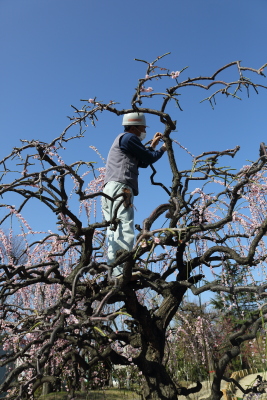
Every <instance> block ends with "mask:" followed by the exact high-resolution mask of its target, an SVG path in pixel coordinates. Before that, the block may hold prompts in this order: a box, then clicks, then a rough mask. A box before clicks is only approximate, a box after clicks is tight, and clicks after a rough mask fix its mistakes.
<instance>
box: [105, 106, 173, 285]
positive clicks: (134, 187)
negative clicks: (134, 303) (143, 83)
mask: <svg viewBox="0 0 267 400" xmlns="http://www.w3.org/2000/svg"><path fill="white" fill-rule="evenodd" d="M122 125H123V126H124V133H121V134H120V135H119V136H118V137H117V138H116V139H115V141H114V143H113V145H112V147H111V149H110V152H109V155H108V159H107V165H106V174H105V180H104V184H105V187H104V193H105V194H107V195H108V196H109V197H111V198H112V199H114V198H115V197H116V196H117V195H119V196H120V195H121V194H122V193H124V196H125V197H126V199H125V200H124V198H123V203H122V201H121V197H118V199H117V201H114V200H112V201H111V200H108V199H107V198H104V199H103V203H102V208H103V212H104V216H105V219H106V220H107V221H110V220H112V217H113V215H114V211H115V210H116V216H117V218H118V220H119V223H118V225H117V227H116V228H113V227H108V228H107V237H108V253H107V257H108V264H109V265H110V264H112V263H114V262H115V260H116V253H117V251H118V250H120V249H125V250H132V248H133V244H134V208H133V197H134V196H137V195H138V175H139V172H138V169H139V168H147V167H148V165H149V164H153V163H154V162H156V161H157V160H159V159H160V158H161V156H162V155H163V153H164V152H165V151H166V146H165V144H163V146H162V147H161V149H160V150H159V151H156V150H155V148H156V146H157V145H158V143H159V140H160V139H161V138H162V134H161V133H159V132H157V133H156V134H155V136H154V138H153V139H152V142H151V146H150V148H146V147H145V146H144V145H143V144H142V142H141V141H142V140H144V139H145V137H146V127H147V126H146V118H145V115H144V114H143V113H138V112H136V113H129V114H125V115H124V116H123V121H122ZM120 203H122V204H121V205H119V204H120ZM112 275H113V276H115V277H119V276H122V275H123V267H122V266H117V267H115V268H114V270H113V272H112ZM137 276H138V272H136V273H134V274H132V280H133V279H135V278H136V277H137Z"/></svg>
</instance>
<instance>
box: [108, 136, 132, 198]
mask: <svg viewBox="0 0 267 400" xmlns="http://www.w3.org/2000/svg"><path fill="white" fill-rule="evenodd" d="M124 134H125V133H121V134H120V135H119V136H117V137H116V139H115V140H114V143H113V145H112V146H111V149H110V151H109V153H108V159H107V165H106V175H105V180H104V184H106V183H108V182H110V181H115V182H121V183H125V184H126V185H129V186H130V187H131V188H132V189H133V193H134V195H135V196H137V195H138V175H139V172H138V159H137V158H136V157H134V156H132V155H131V154H130V153H127V154H125V153H123V152H122V150H121V148H120V138H121V137H122V136H123V135H124Z"/></svg>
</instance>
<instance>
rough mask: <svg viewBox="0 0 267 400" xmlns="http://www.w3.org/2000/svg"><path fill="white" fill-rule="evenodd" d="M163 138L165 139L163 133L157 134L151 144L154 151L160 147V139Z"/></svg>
mask: <svg viewBox="0 0 267 400" xmlns="http://www.w3.org/2000/svg"><path fill="white" fill-rule="evenodd" d="M162 138H163V135H162V133H160V132H157V133H155V135H154V137H153V139H152V142H151V147H152V148H153V149H154V148H155V147H156V146H157V145H158V143H159V141H160V139H162Z"/></svg>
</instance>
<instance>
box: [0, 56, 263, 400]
mask: <svg viewBox="0 0 267 400" xmlns="http://www.w3.org/2000/svg"><path fill="white" fill-rule="evenodd" d="M162 58H163V56H162V57H158V58H157V59H156V60H154V61H153V62H151V63H149V62H146V61H144V60H137V61H139V62H142V63H143V64H144V66H145V68H146V72H145V74H144V76H145V77H144V78H141V79H139V82H138V85H137V88H136V89H135V91H134V95H133V97H132V100H131V107H130V108H129V109H119V108H118V107H117V105H116V103H115V102H113V101H110V102H108V103H103V102H100V101H98V100H97V98H96V97H95V98H90V99H89V100H86V101H85V100H82V104H83V105H82V106H81V107H80V108H77V107H74V109H75V114H74V116H73V117H71V118H70V123H69V125H68V126H67V128H66V129H65V130H64V131H63V133H62V134H60V135H59V136H58V137H57V138H55V139H54V140H52V141H51V142H50V143H44V142H41V141H37V140H22V143H21V145H20V147H16V148H14V149H13V150H12V151H11V153H10V154H9V155H7V156H6V157H5V158H4V159H3V160H2V161H1V167H2V168H1V185H0V194H1V199H2V203H1V211H2V213H1V218H2V219H1V226H3V229H2V230H1V231H0V234H1V243H2V245H1V248H0V251H1V252H2V264H1V274H0V285H1V286H0V298H1V334H2V345H3V348H4V350H5V351H6V352H5V355H4V356H1V365H2V366H6V367H7V368H8V373H7V375H6V378H5V380H4V382H3V383H2V385H1V386H0V390H1V392H8V395H7V398H10V399H28V398H32V396H33V394H34V392H35V391H36V390H37V389H38V388H39V387H40V386H42V385H43V384H44V383H49V384H50V385H51V386H54V387H55V386H56V385H57V384H58V383H59V381H60V379H63V380H64V379H65V381H66V382H68V389H69V391H70V393H69V394H70V397H71V398H72V397H74V393H75V390H76V389H77V388H78V387H79V385H80V383H81V382H82V381H83V380H85V379H86V378H88V376H90V371H92V369H93V368H94V367H95V366H96V364H97V363H99V362H104V363H106V365H109V366H112V365H116V364H121V365H125V366H127V365H134V366H135V367H136V368H137V370H138V371H139V375H140V376H142V379H143V396H144V398H145V399H147V400H149V399H166V400H167V399H168V400H173V399H176V398H177V396H179V395H188V394H190V393H192V392H197V391H199V390H200V388H201V384H200V383H199V382H196V385H195V386H194V387H193V388H191V389H187V388H185V387H182V386H181V385H179V382H178V383H177V382H176V381H174V380H173V379H172V376H171V374H170V373H169V370H168V368H167V365H166V362H167V361H166V357H165V356H164V354H166V352H165V350H166V349H165V347H166V343H167V336H168V335H169V327H170V326H171V323H172V320H173V318H174V316H175V314H176V313H177V311H179V308H180V307H181V305H182V302H183V299H184V296H185V294H186V293H187V292H188V291H190V292H191V293H192V294H193V295H199V294H200V293H204V292H210V293H221V294H222V295H223V294H229V293H231V294H232V295H238V294H240V293H241V294H243V293H253V294H254V299H256V304H257V306H256V307H255V308H254V309H253V310H252V311H251V312H250V314H249V316H247V315H244V317H243V320H239V321H238V322H237V324H236V326H235V329H234V330H233V332H231V333H230V334H229V337H228V338H226V340H227V341H228V348H227V352H222V353H221V354H220V357H218V358H217V359H216V360H213V361H214V370H215V373H214V378H213V383H212V391H211V397H210V398H211V399H213V400H215V399H219V398H220V397H221V392H220V384H221V380H222V379H223V377H224V373H225V370H226V368H227V365H228V363H229V362H230V361H231V360H232V359H233V358H234V357H236V356H237V355H238V354H239V352H240V346H241V344H242V343H243V342H244V341H247V340H251V339H253V338H255V336H256V334H257V331H258V330H259V329H260V328H262V324H264V323H265V320H266V311H267V310H266V308H267V307H266V305H265V303H264V297H265V296H266V291H265V290H266V288H267V284H266V280H265V279H263V281H262V282H257V281H256V280H255V279H254V276H255V274H254V273H255V271H261V274H262V276H263V277H265V274H266V272H265V266H266V254H267V251H266V244H265V240H264V239H265V235H266V233H267V218H266V209H267V202H266V187H267V186H266V185H267V177H266V160H267V158H266V149H265V145H264V144H262V145H261V154H260V157H259V159H258V160H256V161H255V162H251V163H250V164H248V165H246V166H244V167H243V168H242V169H241V170H240V171H237V172H234V171H233V170H231V169H229V168H226V167H224V166H223V165H225V164H224V162H223V159H224V158H225V157H227V158H229V156H230V157H234V156H235V154H236V153H237V151H238V150H239V147H236V148H234V149H228V150H218V151H210V149H207V152H204V153H202V154H200V155H198V156H196V157H193V159H192V168H189V169H182V168H181V167H182V166H179V165H178V164H177V161H176V154H175V150H176V148H175V146H176V143H175V140H173V139H172V137H171V134H172V131H174V130H175V129H176V123H175V120H176V119H177V114H175V115H172V116H171V115H170V114H168V112H167V110H168V105H169V104H170V103H172V102H175V103H176V105H177V106H178V107H179V108H181V107H180V102H179V100H178V98H179V97H178V96H179V95H180V89H181V88H183V87H185V88H187V87H190V86H193V87H196V88H198V89H202V90H207V91H209V97H207V98H206V100H207V101H209V102H210V103H211V104H212V105H213V102H214V99H215V97H216V95H217V94H218V93H222V94H224V95H225V96H227V97H229V96H231V97H234V98H235V97H238V96H239V95H240V93H241V92H242V91H243V90H244V89H245V90H246V91H248V92H249V90H255V91H256V92H257V91H258V89H259V88H266V86H264V85H262V84H260V83H254V82H253V79H249V78H246V77H245V76H244V72H245V73H246V74H247V73H248V74H251V75H252V78H253V77H254V76H255V77H257V76H259V77H260V78H262V77H264V72H263V71H264V68H265V66H266V64H265V65H263V66H262V67H261V68H259V69H253V68H245V67H242V66H241V65H240V63H239V62H232V63H230V64H227V65H225V66H224V67H222V68H220V69H219V70H217V71H216V72H215V73H214V74H213V75H212V76H200V77H197V78H187V79H186V78H183V75H184V73H183V72H184V70H185V69H182V70H181V71H175V72H170V70H168V69H166V68H162V67H160V66H159V65H160V64H161V62H162ZM233 68H234V70H235V71H236V73H237V75H236V78H235V79H234V78H233V79H231V82H226V81H224V80H222V78H221V75H220V74H221V73H223V72H224V71H226V70H230V71H232V70H233ZM230 71H229V72H230ZM232 72H233V71H232ZM233 74H234V72H233ZM163 80H165V84H166V85H169V86H168V88H167V89H166V90H165V91H164V92H158V93H157V92H155V91H154V90H153V89H152V88H151V87H149V86H148V84H150V82H154V83H155V84H159V82H162V81H163ZM154 99H157V101H156V103H157V104H159V100H161V106H160V107H157V108H149V107H148V106H146V107H144V106H143V104H144V103H145V104H146V105H149V104H151V105H152V104H153V101H154ZM133 110H134V111H138V110H139V111H141V112H143V113H146V114H152V115H154V116H156V117H158V118H159V119H160V122H161V123H162V126H163V130H162V131H163V132H164V141H165V143H166V147H167V154H168V161H166V163H168V170H169V175H168V176H167V175H166V179H165V181H164V182H156V181H155V180H156V176H155V175H156V170H155V169H154V170H153V174H152V175H151V183H152V184H156V185H159V188H158V190H162V191H164V192H165V195H166V197H167V198H168V201H166V203H164V204H158V206H157V207H156V209H154V210H151V213H150V215H148V216H147V217H146V218H145V220H144V221H143V223H142V224H141V221H139V223H140V224H139V225H137V230H138V234H137V237H136V242H135V245H134V248H133V249H132V250H131V251H123V252H118V253H117V258H116V262H114V264H113V265H111V266H107V264H106V258H105V251H106V247H105V229H106V227H107V226H110V225H111V226H112V227H113V229H117V226H118V222H119V221H118V219H117V215H116V211H115V212H114V215H113V217H112V219H111V220H110V221H103V220H102V218H101V217H99V216H98V215H100V214H99V213H98V214H96V220H94V222H93V223H92V222H91V220H90V214H91V213H93V212H94V207H95V204H96V203H97V201H98V200H99V199H100V198H103V196H105V197H108V196H107V195H105V194H103V192H102V187H103V176H104V168H102V167H99V168H97V166H96V165H95V164H94V163H93V162H88V161H75V160H72V161H71V162H70V163H66V162H64V155H63V154H64V148H65V147H66V148H67V147H68V146H70V145H71V146H74V145H75V143H76V145H79V146H80V145H81V140H82V137H83V135H84V133H83V130H84V125H86V126H87V124H88V122H91V123H92V124H93V125H94V124H95V123H96V122H97V118H104V116H105V114H106V113H114V114H115V115H123V114H125V113H129V112H132V111H133ZM178 112H179V111H178ZM77 130H78V131H77ZM88 134H89V135H90V129H89V130H88ZM77 139H79V141H78V140H77ZM69 142H71V143H69ZM166 159H167V158H166ZM120 197H121V204H122V203H123V202H124V201H125V198H124V197H125V194H124V193H121V194H120ZM109 200H111V201H113V200H114V199H113V198H109ZM29 208H32V209H33V208H35V209H38V210H39V215H42V216H43V218H49V220H50V221H54V222H53V223H52V222H51V224H50V225H51V230H49V231H45V230H44V228H43V224H42V221H43V218H42V217H39V218H38V223H39V228H38V231H36V230H34V229H33V228H32V227H31V221H30V219H29V220H26V219H25V217H24V213H25V211H26V210H27V209H29ZM163 216H164V217H165V218H166V219H167V224H165V226H164V227H161V226H162V224H161V223H160V222H159V221H162V218H163ZM136 222H137V221H136ZM36 224H37V221H35V225H36ZM7 226H9V227H10V226H11V227H12V229H13V230H11V228H10V232H9V233H8V235H9V237H7V234H6V233H5V232H6V230H5V229H6V227H7ZM4 228H5V229H4ZM18 229H20V233H19V235H20V237H21V238H22V240H23V242H24V254H21V256H20V258H19V260H17V261H16V262H14V257H13V256H12V254H13V253H12V248H11V246H10V243H11V241H12V236H16V235H18ZM120 264H123V265H124V274H123V279H122V280H121V281H120V282H119V283H118V282H116V281H115V282H114V281H113V280H112V277H111V273H110V272H111V270H112V268H113V267H115V266H116V265H120ZM132 271H139V272H140V279H139V280H137V281H134V282H132V281H131V280H130V278H131V273H132ZM207 271H211V273H209V274H207ZM231 271H234V274H235V276H236V273H237V272H238V274H239V275H240V276H242V283H240V282H239V284H235V281H234V280H233V281H232V282H231ZM213 273H214V274H213ZM205 274H207V275H206V277H205V280H204V276H205ZM209 277H210V278H209ZM229 277H230V278H229ZM231 306H232V307H235V304H234V303H233V304H232V305H231ZM210 329H212V327H211V328H210ZM207 331H208V330H207ZM181 334H182V332H181ZM168 343H169V344H170V341H169V342H168ZM203 359H204V358H203ZM199 362H200V363H201V362H202V361H201V357H200V361H199Z"/></svg>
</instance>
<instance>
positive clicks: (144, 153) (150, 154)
mask: <svg viewBox="0 0 267 400" xmlns="http://www.w3.org/2000/svg"><path fill="white" fill-rule="evenodd" d="M156 135H157V134H156ZM156 135H155V136H156ZM160 135H161V134H160ZM155 136H154V138H153V140H154V139H155V140H154V142H153V140H152V143H151V147H150V148H146V147H145V146H144V145H143V144H142V142H141V141H140V139H138V137H137V136H136V135H134V134H133V133H128V132H127V133H125V135H123V136H122V138H121V141H120V148H121V150H122V151H123V152H124V153H131V154H132V155H133V156H134V157H136V158H137V159H138V160H139V167H141V168H146V167H147V166H148V165H149V164H153V163H154V162H156V161H158V160H159V159H160V158H161V157H162V154H163V153H164V151H165V150H166V148H165V146H164V145H163V146H162V147H161V148H160V149H159V150H154V148H153V147H152V144H153V146H156V145H157V143H158V142H159V140H160V137H161V136H160V137H158V136H157V138H155Z"/></svg>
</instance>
